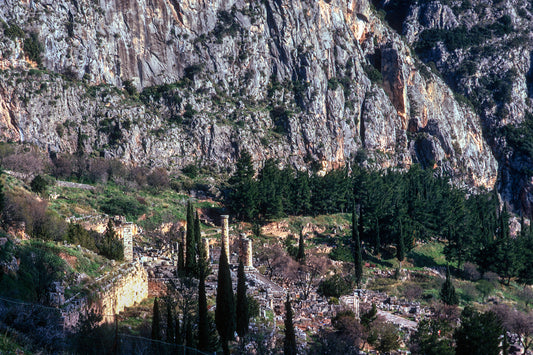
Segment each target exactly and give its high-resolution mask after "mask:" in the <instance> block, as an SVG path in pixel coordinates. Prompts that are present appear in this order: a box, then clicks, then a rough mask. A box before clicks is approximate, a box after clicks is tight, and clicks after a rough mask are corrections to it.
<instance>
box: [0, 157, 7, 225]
mask: <svg viewBox="0 0 533 355" xmlns="http://www.w3.org/2000/svg"><path fill="white" fill-rule="evenodd" d="M3 174H4V171H3V170H2V168H0V225H2V222H3V219H2V218H3V214H4V209H5V207H6V195H5V193H4V182H3V180H1V179H2V175H3Z"/></svg>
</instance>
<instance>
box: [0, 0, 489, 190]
mask: <svg viewBox="0 0 533 355" xmlns="http://www.w3.org/2000/svg"><path fill="white" fill-rule="evenodd" d="M442 17H445V15H442ZM0 18H1V19H2V20H3V21H4V22H5V25H4V37H3V38H2V41H1V43H0V54H1V60H0V65H1V66H2V68H3V69H4V71H3V72H2V74H1V75H0V93H1V95H0V134H1V135H2V137H3V139H4V140H11V141H24V142H31V143H34V144H37V145H39V146H41V147H42V148H45V149H48V150H49V151H53V152H73V151H74V150H75V149H76V147H77V145H78V144H77V142H78V140H80V139H81V140H82V142H83V144H82V146H83V149H84V150H85V152H86V153H90V154H100V155H102V156H107V157H117V158H121V159H125V160H127V161H130V162H132V163H149V164H151V165H157V166H168V167H170V168H180V167H182V166H184V165H186V164H189V163H196V164H201V165H209V166H214V167H217V168H218V169H221V168H228V169H231V168H232V166H233V163H234V161H235V160H236V159H237V158H238V155H239V152H240V151H242V150H248V151H250V152H251V153H252V155H253V157H254V159H255V161H256V162H258V163H259V162H261V161H263V160H264V159H266V158H270V157H274V158H279V159H281V160H282V161H284V162H285V163H289V164H292V165H294V166H296V167H298V168H304V167H309V166H310V165H312V164H315V165H316V163H318V164H319V166H320V167H321V168H322V169H325V170H327V169H331V168H336V167H339V166H343V165H344V164H346V162H348V161H351V160H353V159H354V157H355V156H356V155H358V154H357V153H358V152H359V151H362V150H364V151H366V153H367V154H366V155H367V156H368V157H369V158H368V164H370V165H373V166H380V167H387V166H402V167H407V166H409V165H410V164H412V163H421V164H422V165H424V166H427V167H434V168H436V169H439V170H441V171H444V172H447V173H449V174H450V175H451V176H453V177H454V178H457V179H462V180H463V181H465V182H466V183H467V184H468V185H469V186H487V187H492V186H493V185H494V183H495V180H496V175H497V163H496V160H495V158H494V157H493V155H492V152H491V149H490V148H489V146H488V145H487V144H486V142H485V140H484V138H483V134H482V128H481V122H480V119H479V117H478V115H477V114H476V113H475V112H474V111H473V110H472V109H471V108H470V107H468V106H467V105H464V104H460V103H459V102H458V101H457V100H456V99H455V97H454V95H453V93H452V91H451V90H450V89H449V87H448V86H447V85H446V84H445V83H444V81H443V80H442V79H441V78H439V77H438V76H437V75H435V74H434V73H433V72H431V70H429V69H428V68H427V67H426V66H425V65H424V64H422V62H421V61H420V60H418V59H417V57H416V56H413V54H412V51H411V50H410V48H409V47H408V45H406V43H404V42H403V40H402V39H401V38H400V36H399V35H398V34H397V33H396V32H395V31H394V30H392V29H391V28H390V27H388V26H387V25H385V24H384V23H383V21H381V20H380V19H379V18H378V17H377V15H376V13H375V12H374V11H373V10H371V6H370V4H369V3H368V2H367V1H365V0H360V1H340V0H339V1H336V0H331V1H311V2H309V1H305V0H301V1H282V0H266V1H263V2H247V1H243V0H235V1H233V0H227V1H209V2H204V1H196V0H190V1H177V0H128V1H122V0H121V1H118V0H114V1H103V0H102V1H95V0H72V1H70V2H69V1H66V0H60V1H49V0H40V1H31V0H30V1H14V0H13V1H12V0H7V1H6V2H4V4H3V5H0ZM445 22H446V24H444V25H443V26H452V25H453V23H452V25H449V24H448V23H449V22H450V21H445ZM452 22H453V21H452ZM16 26H18V27H20V29H22V31H21V32H22V33H20V32H19V31H17V27H16ZM31 34H33V35H31ZM38 43H40V44H42V52H41V54H40V56H39V55H38V54H37V55H36V54H35V52H36V50H35V47H38ZM39 60H42V66H43V67H44V68H46V71H44V72H43V71H37V70H31V71H27V70H28V69H29V68H31V67H32V66H35V65H36V62H38V61H39ZM56 73H61V74H62V75H58V74H56ZM98 84H104V85H98ZM97 85H98V86H97ZM117 88H119V89H117ZM122 88H125V89H127V90H122ZM136 90H138V91H139V92H141V94H140V95H139V94H137V93H136ZM359 156H363V154H359Z"/></svg>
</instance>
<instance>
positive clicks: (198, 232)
mask: <svg viewBox="0 0 533 355" xmlns="http://www.w3.org/2000/svg"><path fill="white" fill-rule="evenodd" d="M194 242H195V243H196V250H197V251H199V250H200V247H201V243H202V229H201V228H200V217H199V216H198V211H196V213H195V217H194Z"/></svg>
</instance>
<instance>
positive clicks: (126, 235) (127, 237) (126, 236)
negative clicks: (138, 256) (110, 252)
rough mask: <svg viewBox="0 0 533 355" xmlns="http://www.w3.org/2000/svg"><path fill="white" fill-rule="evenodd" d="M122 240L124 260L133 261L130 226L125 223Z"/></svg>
mask: <svg viewBox="0 0 533 355" xmlns="http://www.w3.org/2000/svg"><path fill="white" fill-rule="evenodd" d="M122 235H123V240H122V242H123V243H124V260H126V261H132V260H133V231H132V224H131V223H126V224H125V225H124V229H123V233H122Z"/></svg>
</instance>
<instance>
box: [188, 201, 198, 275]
mask: <svg viewBox="0 0 533 355" xmlns="http://www.w3.org/2000/svg"><path fill="white" fill-rule="evenodd" d="M195 240H196V236H195V233H194V210H193V207H192V203H191V201H190V200H189V202H188V203H187V235H186V239H185V243H186V257H185V269H186V270H187V273H188V274H189V275H190V274H192V273H193V272H195V270H196V242H195Z"/></svg>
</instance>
